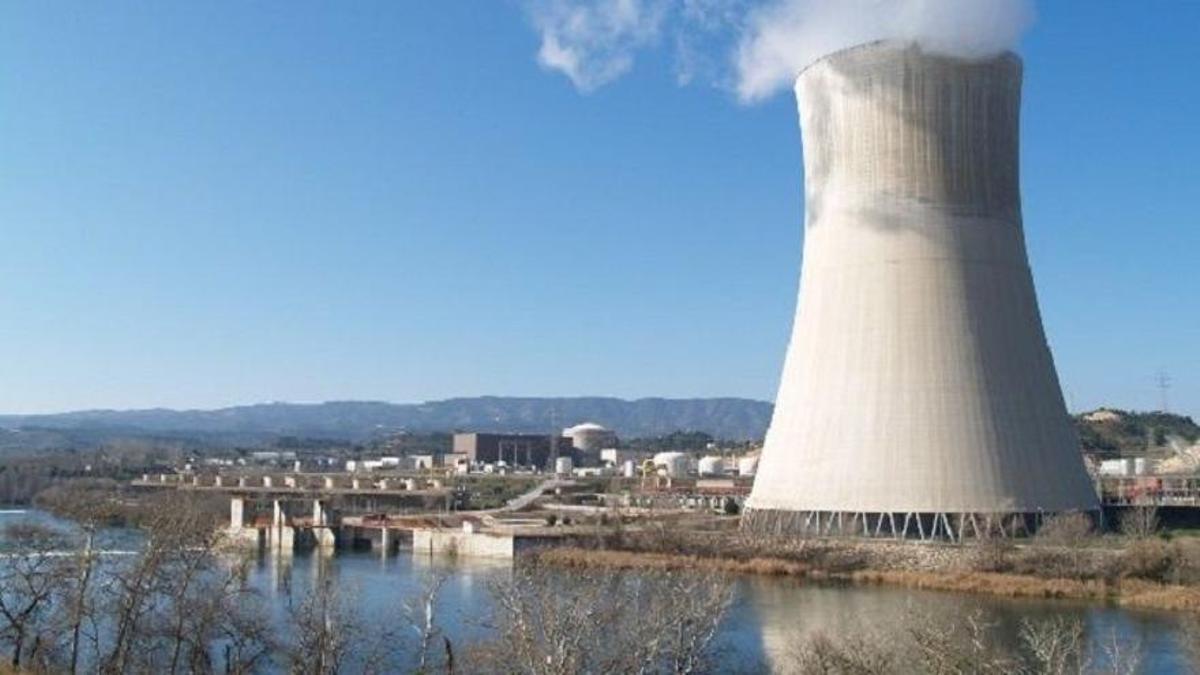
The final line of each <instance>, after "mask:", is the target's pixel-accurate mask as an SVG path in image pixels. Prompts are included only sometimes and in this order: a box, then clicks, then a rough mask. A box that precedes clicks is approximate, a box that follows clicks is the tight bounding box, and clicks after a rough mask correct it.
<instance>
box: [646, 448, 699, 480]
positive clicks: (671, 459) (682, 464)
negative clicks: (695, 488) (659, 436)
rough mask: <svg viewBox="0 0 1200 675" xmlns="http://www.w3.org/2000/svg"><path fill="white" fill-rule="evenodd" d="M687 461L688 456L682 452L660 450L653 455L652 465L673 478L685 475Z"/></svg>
mask: <svg viewBox="0 0 1200 675" xmlns="http://www.w3.org/2000/svg"><path fill="white" fill-rule="evenodd" d="M689 463H690V462H689V460H688V456H687V455H686V454H685V453H682V452H660V453H658V454H657V455H655V456H654V466H656V467H658V468H659V469H661V470H664V471H665V472H666V474H667V475H668V476H671V477H673V478H674V477H679V476H686V475H687V473H688V464H689Z"/></svg>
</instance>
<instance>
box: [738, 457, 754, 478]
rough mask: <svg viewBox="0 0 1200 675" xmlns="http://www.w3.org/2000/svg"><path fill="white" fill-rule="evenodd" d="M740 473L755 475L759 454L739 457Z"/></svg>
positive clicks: (740, 474)
mask: <svg viewBox="0 0 1200 675" xmlns="http://www.w3.org/2000/svg"><path fill="white" fill-rule="evenodd" d="M737 466H738V475H739V476H753V475H754V474H755V473H756V472H757V471H758V455H746V456H745V457H740V458H738V465H737Z"/></svg>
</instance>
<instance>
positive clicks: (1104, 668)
mask: <svg viewBox="0 0 1200 675" xmlns="http://www.w3.org/2000/svg"><path fill="white" fill-rule="evenodd" d="M1100 652H1101V654H1103V657H1104V658H1103V661H1102V663H1101V665H1100V667H1098V668H1094V669H1093V670H1092V671H1091V672H1096V673H1104V675H1135V674H1136V673H1138V672H1140V670H1141V665H1142V645H1141V642H1139V641H1138V640H1137V639H1136V638H1134V639H1129V640H1122V639H1121V636H1119V635H1118V634H1117V631H1116V629H1113V630H1110V631H1109V633H1108V637H1107V638H1106V639H1105V640H1104V642H1103V643H1102V644H1101V646H1100Z"/></svg>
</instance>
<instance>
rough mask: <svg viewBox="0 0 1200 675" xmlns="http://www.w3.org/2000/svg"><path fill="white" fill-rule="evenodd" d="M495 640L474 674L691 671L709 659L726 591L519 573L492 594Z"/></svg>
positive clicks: (694, 579)
mask: <svg viewBox="0 0 1200 675" xmlns="http://www.w3.org/2000/svg"><path fill="white" fill-rule="evenodd" d="M492 595H493V599H494V603H495V617H494V619H493V622H492V624H491V625H492V627H493V628H494V629H496V630H497V632H498V634H499V635H500V636H502V637H501V638H499V639H497V640H494V641H492V642H490V643H488V644H486V645H483V646H482V647H480V648H478V649H476V650H475V652H474V654H473V656H474V657H475V658H474V661H473V662H472V664H471V667H472V669H473V670H479V671H480V672H503V673H529V674H531V675H566V674H568V673H580V672H620V673H694V672H699V671H701V670H702V669H703V668H704V667H705V666H706V665H707V664H708V663H709V660H710V658H711V657H712V645H713V638H714V637H715V635H716V631H717V628H718V627H719V625H720V623H721V620H722V618H723V617H724V615H725V612H726V609H727V608H728V605H729V601H730V597H731V588H730V584H729V581H728V580H727V579H725V578H723V577H720V576H712V575H704V574H685V573H678V572H639V573H636V574H632V573H613V572H588V573H573V574H571V575H570V576H569V577H568V576H565V575H560V574H557V573H555V571H553V570H545V569H541V568H539V567H537V566H535V565H520V566H518V567H517V568H515V569H514V571H513V575H512V578H511V579H509V580H507V581H504V582H502V583H498V584H496V585H495V586H494V587H493V590H492Z"/></svg>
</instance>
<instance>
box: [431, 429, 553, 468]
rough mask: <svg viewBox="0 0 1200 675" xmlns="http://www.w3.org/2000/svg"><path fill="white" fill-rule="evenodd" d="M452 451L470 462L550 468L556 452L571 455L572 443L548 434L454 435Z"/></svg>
mask: <svg viewBox="0 0 1200 675" xmlns="http://www.w3.org/2000/svg"><path fill="white" fill-rule="evenodd" d="M454 453H455V454H458V455H465V456H466V458H467V459H468V460H469V461H470V462H471V463H472V464H497V463H499V462H504V463H505V464H507V465H509V466H528V467H536V468H539V469H550V468H553V465H554V460H555V458H557V457H558V456H559V455H567V456H569V455H571V442H570V440H569V439H565V438H561V437H559V436H555V435H551V434H487V433H461V434H454Z"/></svg>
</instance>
